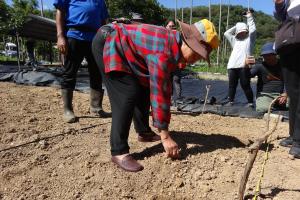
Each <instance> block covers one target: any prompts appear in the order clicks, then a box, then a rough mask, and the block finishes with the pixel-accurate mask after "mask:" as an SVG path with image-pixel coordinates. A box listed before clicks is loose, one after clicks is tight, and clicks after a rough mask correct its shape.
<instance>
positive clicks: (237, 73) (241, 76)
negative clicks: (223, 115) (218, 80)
mask: <svg viewBox="0 0 300 200" xmlns="http://www.w3.org/2000/svg"><path fill="white" fill-rule="evenodd" d="M228 79H229V89H228V99H229V101H232V102H233V101H234V97H235V93H236V88H237V86H238V81H239V80H240V84H241V87H242V89H243V91H244V94H245V96H246V98H247V100H248V103H253V92H252V89H251V85H250V80H251V76H250V69H249V68H237V69H228Z"/></svg>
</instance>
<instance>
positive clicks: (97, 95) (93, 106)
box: [90, 88, 111, 118]
mask: <svg viewBox="0 0 300 200" xmlns="http://www.w3.org/2000/svg"><path fill="white" fill-rule="evenodd" d="M103 94H104V90H101V91H97V90H94V89H92V88H91V91H90V98H91V99H90V101H91V102H90V113H91V114H93V115H96V116H98V117H101V118H108V117H111V113H107V112H105V111H104V110H103V108H102V101H103Z"/></svg>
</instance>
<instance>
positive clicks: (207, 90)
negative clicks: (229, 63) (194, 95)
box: [202, 85, 211, 114]
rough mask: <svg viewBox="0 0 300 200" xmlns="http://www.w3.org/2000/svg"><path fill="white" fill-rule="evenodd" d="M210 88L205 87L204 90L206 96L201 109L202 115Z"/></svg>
mask: <svg viewBox="0 0 300 200" xmlns="http://www.w3.org/2000/svg"><path fill="white" fill-rule="evenodd" d="M210 86H211V85H206V86H205V88H206V95H205V100H204V104H203V108H202V114H203V113H204V110H205V106H206V103H207V98H208V93H209V90H210Z"/></svg>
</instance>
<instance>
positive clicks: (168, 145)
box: [145, 55, 179, 158]
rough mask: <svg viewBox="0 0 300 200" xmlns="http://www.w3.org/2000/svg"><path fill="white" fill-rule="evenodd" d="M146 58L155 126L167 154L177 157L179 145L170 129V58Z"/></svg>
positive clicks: (156, 56)
mask: <svg viewBox="0 0 300 200" xmlns="http://www.w3.org/2000/svg"><path fill="white" fill-rule="evenodd" d="M145 60H146V64H147V66H148V70H149V76H150V77H149V79H150V101H151V108H152V118H153V126H154V127H156V128H157V129H158V132H159V134H160V136H161V141H162V143H163V146H164V149H165V151H166V154H167V156H168V157H172V158H177V157H178V154H179V150H178V146H177V144H176V142H175V141H174V140H173V139H172V138H171V136H170V134H169V130H168V126H169V123H170V118H171V113H170V105H171V79H170V78H171V76H170V69H169V68H168V58H166V57H165V56H159V55H147V56H146V59H145Z"/></svg>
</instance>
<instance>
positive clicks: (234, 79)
mask: <svg viewBox="0 0 300 200" xmlns="http://www.w3.org/2000/svg"><path fill="white" fill-rule="evenodd" d="M238 73H239V69H228V79H229V88H228V100H229V102H234V97H235V93H236V88H237V85H238V80H239V75H238Z"/></svg>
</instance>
